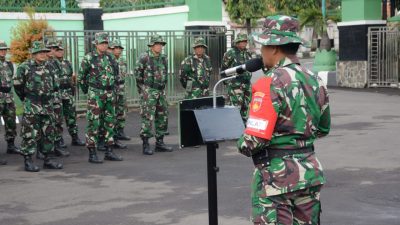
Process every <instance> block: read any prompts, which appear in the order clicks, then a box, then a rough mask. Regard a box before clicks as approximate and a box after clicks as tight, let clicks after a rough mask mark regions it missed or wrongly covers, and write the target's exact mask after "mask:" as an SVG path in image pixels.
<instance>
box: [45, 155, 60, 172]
mask: <svg viewBox="0 0 400 225" xmlns="http://www.w3.org/2000/svg"><path fill="white" fill-rule="evenodd" d="M62 168H63V164H62V163H58V162H54V161H52V160H51V159H50V158H49V157H48V156H47V155H46V156H45V158H44V162H43V169H52V170H59V169H62Z"/></svg>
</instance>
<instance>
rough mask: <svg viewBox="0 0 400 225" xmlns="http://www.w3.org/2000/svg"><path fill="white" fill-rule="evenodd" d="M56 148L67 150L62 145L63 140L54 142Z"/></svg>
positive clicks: (63, 144) (65, 146)
mask: <svg viewBox="0 0 400 225" xmlns="http://www.w3.org/2000/svg"><path fill="white" fill-rule="evenodd" d="M55 145H56V147H57V148H67V145H66V144H65V143H64V138H61V139H60V140H58V141H56V142H55Z"/></svg>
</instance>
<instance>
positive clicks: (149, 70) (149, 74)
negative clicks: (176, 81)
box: [135, 50, 168, 94]
mask: <svg viewBox="0 0 400 225" xmlns="http://www.w3.org/2000/svg"><path fill="white" fill-rule="evenodd" d="M135 77H136V85H137V88H138V92H139V94H141V93H142V91H143V90H145V89H148V88H151V89H155V90H164V89H165V85H166V84H167V81H168V64H167V57H166V56H165V55H164V54H160V55H159V56H158V57H155V56H154V54H153V52H152V51H151V50H149V51H147V52H145V53H143V54H142V55H140V57H139V60H138V61H137V62H136V66H135Z"/></svg>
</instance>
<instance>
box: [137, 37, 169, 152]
mask: <svg viewBox="0 0 400 225" xmlns="http://www.w3.org/2000/svg"><path fill="white" fill-rule="evenodd" d="M155 44H162V45H165V44H166V42H165V41H164V40H163V39H162V37H161V36H159V35H153V36H152V37H151V39H150V43H149V44H148V47H152V46H154V45H155ZM167 72H168V64H167V57H166V56H165V55H164V54H162V53H160V55H158V56H156V55H155V54H154V53H153V51H152V50H148V51H147V52H145V53H143V54H141V55H140V57H139V60H138V61H137V62H136V66H135V77H136V85H137V88H138V92H139V95H140V115H141V119H142V124H141V129H140V137H141V138H142V140H143V153H144V154H147V155H151V154H153V152H152V150H150V148H149V145H148V139H149V138H151V137H153V133H152V126H153V121H154V124H155V137H156V140H157V142H158V143H162V145H163V137H164V135H166V134H167V131H168V103H167V96H166V94H165V86H166V84H167V80H168V77H167V76H168V73H167ZM157 142H156V148H157ZM164 147H165V146H164ZM156 150H157V149H156Z"/></svg>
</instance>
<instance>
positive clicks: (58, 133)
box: [53, 99, 63, 141]
mask: <svg viewBox="0 0 400 225" xmlns="http://www.w3.org/2000/svg"><path fill="white" fill-rule="evenodd" d="M53 107H54V124H55V131H54V132H55V133H54V141H59V140H61V138H62V134H63V127H62V125H63V114H62V108H63V105H62V101H61V99H58V100H56V101H54V104H53Z"/></svg>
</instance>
